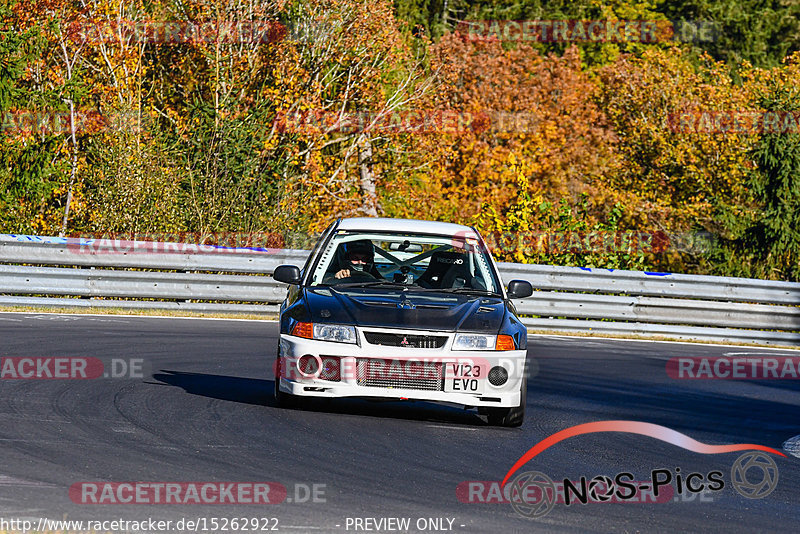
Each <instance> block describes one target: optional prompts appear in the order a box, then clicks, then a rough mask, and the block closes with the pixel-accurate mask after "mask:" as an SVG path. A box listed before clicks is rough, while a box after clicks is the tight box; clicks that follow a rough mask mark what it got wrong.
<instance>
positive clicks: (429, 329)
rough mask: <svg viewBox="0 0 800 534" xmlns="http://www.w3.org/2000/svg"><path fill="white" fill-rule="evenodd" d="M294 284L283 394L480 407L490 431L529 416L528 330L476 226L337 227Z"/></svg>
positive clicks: (279, 385)
mask: <svg viewBox="0 0 800 534" xmlns="http://www.w3.org/2000/svg"><path fill="white" fill-rule="evenodd" d="M274 278H275V279H276V280H278V281H280V282H284V283H286V284H289V290H288V294H287V296H286V300H285V301H284V302H283V304H282V305H281V312H280V326H281V334H280V344H279V349H278V360H277V365H276V366H275V397H276V399H277V400H278V402H279V403H281V404H290V403H293V401H295V400H296V399H297V397H362V398H364V397H366V398H381V399H413V400H426V401H438V402H447V403H456V404H462V405H465V406H467V407H477V408H478V410H479V412H480V413H482V414H485V415H487V416H488V420H489V422H490V423H492V424H496V425H503V426H519V425H521V424H522V421H523V419H524V416H525V397H526V380H525V364H526V354H527V350H526V345H527V330H526V328H525V327H524V326H523V325H522V323H521V322H520V320H519V318H518V317H517V316H516V312H515V310H514V306H513V304H512V302H511V300H510V299H512V298H524V297H527V296H530V295H531V292H532V288H531V285H530V283H528V282H526V281H521V280H514V281H511V282H510V283H509V284H508V289H506V288H504V287H503V284H502V281H501V280H500V276H499V274H498V272H497V266H496V265H495V263H494V260H493V258H492V257H491V254H490V253H489V251H488V249H487V248H486V245H485V244H484V242H483V239H482V238H481V237H480V235H479V234H478V232H477V231H475V229H474V228H471V227H468V226H462V225H458V224H450V223H441V222H431V221H417V220H404V219H377V218H355V219H339V220H337V221H336V222H335V223H333V224H331V225H330V226H329V227H328V228H327V229H326V230H325V232H324V233H323V234H322V236H321V237H320V239H319V241H318V242H317V244H316V245H315V247H314V250H313V251H312V252H311V255H310V257H309V258H308V260H307V262H306V264H305V266H304V267H303V268H302V270H301V269H300V268H298V267H296V266H294V265H282V266H280V267H278V268H277V269H276V270H275V273H274Z"/></svg>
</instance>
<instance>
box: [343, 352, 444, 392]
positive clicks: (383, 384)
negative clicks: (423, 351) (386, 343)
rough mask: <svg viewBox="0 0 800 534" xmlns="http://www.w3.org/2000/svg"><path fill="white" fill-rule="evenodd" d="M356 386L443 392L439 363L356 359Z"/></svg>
mask: <svg viewBox="0 0 800 534" xmlns="http://www.w3.org/2000/svg"><path fill="white" fill-rule="evenodd" d="M356 384H358V385H359V386H366V387H376V388H402V389H418V390H424V391H442V390H444V374H443V372H442V363H441V362H424V361H404V360H384V359H379V358H357V359H356Z"/></svg>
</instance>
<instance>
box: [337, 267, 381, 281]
mask: <svg viewBox="0 0 800 534" xmlns="http://www.w3.org/2000/svg"><path fill="white" fill-rule="evenodd" d="M368 280H377V278H375V277H374V276H372V275H371V274H370V273H368V272H366V271H356V270H353V269H350V276H346V277H344V278H339V279H338V280H336V283H337V284H342V283H344V284H347V283H350V282H366V281H368Z"/></svg>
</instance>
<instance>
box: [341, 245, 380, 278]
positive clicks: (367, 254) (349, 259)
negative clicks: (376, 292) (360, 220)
mask: <svg viewBox="0 0 800 534" xmlns="http://www.w3.org/2000/svg"><path fill="white" fill-rule="evenodd" d="M337 256H338V260H339V265H340V266H341V268H342V269H350V270H351V271H364V272H370V271H371V270H372V267H373V265H374V264H375V249H374V247H373V246H372V241H370V240H369V239H360V240H358V241H350V242H348V243H342V244H341V245H339V249H338V251H337ZM359 260H360V261H359ZM354 261H359V263H353V262H354ZM361 262H364V263H361Z"/></svg>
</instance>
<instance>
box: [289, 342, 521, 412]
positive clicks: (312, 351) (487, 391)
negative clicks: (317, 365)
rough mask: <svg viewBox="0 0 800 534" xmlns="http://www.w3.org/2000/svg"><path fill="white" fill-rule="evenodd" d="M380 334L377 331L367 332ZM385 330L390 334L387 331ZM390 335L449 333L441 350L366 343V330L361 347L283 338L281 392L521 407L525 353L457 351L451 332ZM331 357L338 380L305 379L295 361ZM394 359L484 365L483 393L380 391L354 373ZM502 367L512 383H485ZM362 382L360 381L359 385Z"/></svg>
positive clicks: (420, 390)
mask: <svg viewBox="0 0 800 534" xmlns="http://www.w3.org/2000/svg"><path fill="white" fill-rule="evenodd" d="M369 330H370V331H373V332H379V331H381V330H379V329H369ZM383 332H386V331H383ZM390 333H408V334H409V335H436V336H442V335H447V336H448V340H447V342H446V343H445V345H444V346H443V347H441V348H438V349H422V348H408V347H394V346H384V345H372V344H369V343H367V342H366V339H365V337H364V335H363V332H361V331H359V335H358V337H359V342H360V346H359V345H355V344H347V343H335V342H328V341H316V340H311V339H305V338H300V337H296V336H291V335H286V334H281V336H280V349H279V350H280V357H281V358H282V359H283V365H284V367H283V372H282V373H281V377H280V384H279V387H280V390H281V391H283V392H286V393H290V394H292V395H298V396H304V397H372V398H383V399H408V400H427V401H438V402H448V403H454V404H463V405H465V406H472V407H481V408H492V407H495V408H497V407H513V406H519V404H520V387H521V384H522V380H524V379H525V358H526V351H524V350H513V351H460V350H459V351H453V350H451V349H450V347H451V345H452V342H453V334H452V333H442V332H425V331H405V332H397V331H392V332H390ZM304 355H311V356H317V357H321V356H333V357H338V358H341V360H340V362H341V364H340V365H341V367H340V370H341V372H340V379H339V380H325V379H322V378H320V377H319V376H304V374H303V373H300V372H299V370H298V366H297V361H298V359H299V358H300V357H301V356H304ZM363 358H369V359H376V360H392V361H395V362H399V363H400V364H401V365H400V367H402V363H404V362H437V363H443V364H445V365H446V364H447V362H458V363H462V362H475V363H476V364H479V365H480V367H481V369H482V370H481V374H482V376H481V377H480V378H479V379H480V380H482V382H483V383H482V384H480V390H481V391H479V392H477V393H473V392H457V391H445V390H443V389H452V384H451V383H447V384H445V382H446V381H445V380H444V379H443V380H442V388H441V389H442V390H436V391H432V390H426V389H415V388H403V387H399V386H391V387H381V386H375V385H364V382H363V380H359V376H358V373H357V372H356V369H357V364H356V360H357V359H363ZM494 366H502V367H504V368H505V369H506V371H507V372H508V380H507V381H506V382H505V383H504V384H502V385H500V386H494V385H492V384H491V383H490V382H489V380H487V377H486V374H487V372H488V369H491V368H492V367H494ZM359 382H361V383H359Z"/></svg>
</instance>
